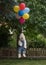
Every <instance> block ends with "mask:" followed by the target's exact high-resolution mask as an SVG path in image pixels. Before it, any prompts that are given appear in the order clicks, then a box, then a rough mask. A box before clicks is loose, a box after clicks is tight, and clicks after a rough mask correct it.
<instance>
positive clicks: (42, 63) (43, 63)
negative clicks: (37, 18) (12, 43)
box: [0, 59, 46, 65]
mask: <svg viewBox="0 0 46 65" xmlns="http://www.w3.org/2000/svg"><path fill="white" fill-rule="evenodd" d="M0 65H46V60H29V59H0Z"/></svg>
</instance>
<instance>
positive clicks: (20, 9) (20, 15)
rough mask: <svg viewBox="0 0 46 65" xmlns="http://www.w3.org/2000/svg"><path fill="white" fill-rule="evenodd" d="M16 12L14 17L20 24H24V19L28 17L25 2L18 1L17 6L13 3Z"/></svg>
mask: <svg viewBox="0 0 46 65" xmlns="http://www.w3.org/2000/svg"><path fill="white" fill-rule="evenodd" d="M13 9H14V11H15V12H16V18H17V19H19V22H20V24H24V22H25V20H26V19H28V18H29V14H28V13H29V11H30V9H29V8H28V7H26V5H25V3H20V4H19V6H18V5H15V6H14V7H13Z"/></svg>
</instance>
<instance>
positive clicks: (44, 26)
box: [0, 0, 46, 47]
mask: <svg viewBox="0 0 46 65" xmlns="http://www.w3.org/2000/svg"><path fill="white" fill-rule="evenodd" d="M20 2H25V3H26V5H27V6H28V7H29V8H30V13H29V14H30V18H29V19H28V20H26V22H25V23H24V24H23V25H20V24H19V21H18V20H17V19H16V18H15V15H16V14H15V12H14V11H13V6H14V5H16V4H19V3H20ZM0 5H1V7H2V9H1V11H0V12H1V13H0V22H4V21H5V22H7V23H9V24H10V26H11V27H12V29H14V28H15V29H16V32H17V34H18V33H19V30H20V29H21V28H22V27H23V29H24V30H25V32H24V34H25V35H26V38H27V41H28V42H29V40H30V41H32V40H33V41H35V40H36V41H39V42H38V44H37V43H34V44H35V45H36V46H38V45H39V44H41V43H43V44H46V0H30V1H29V0H17V2H15V0H4V1H2V3H1V4H0ZM39 34H41V35H42V36H43V37H44V40H41V38H40V39H39V38H37V36H38V35H39ZM38 47H39V46H38Z"/></svg>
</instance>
